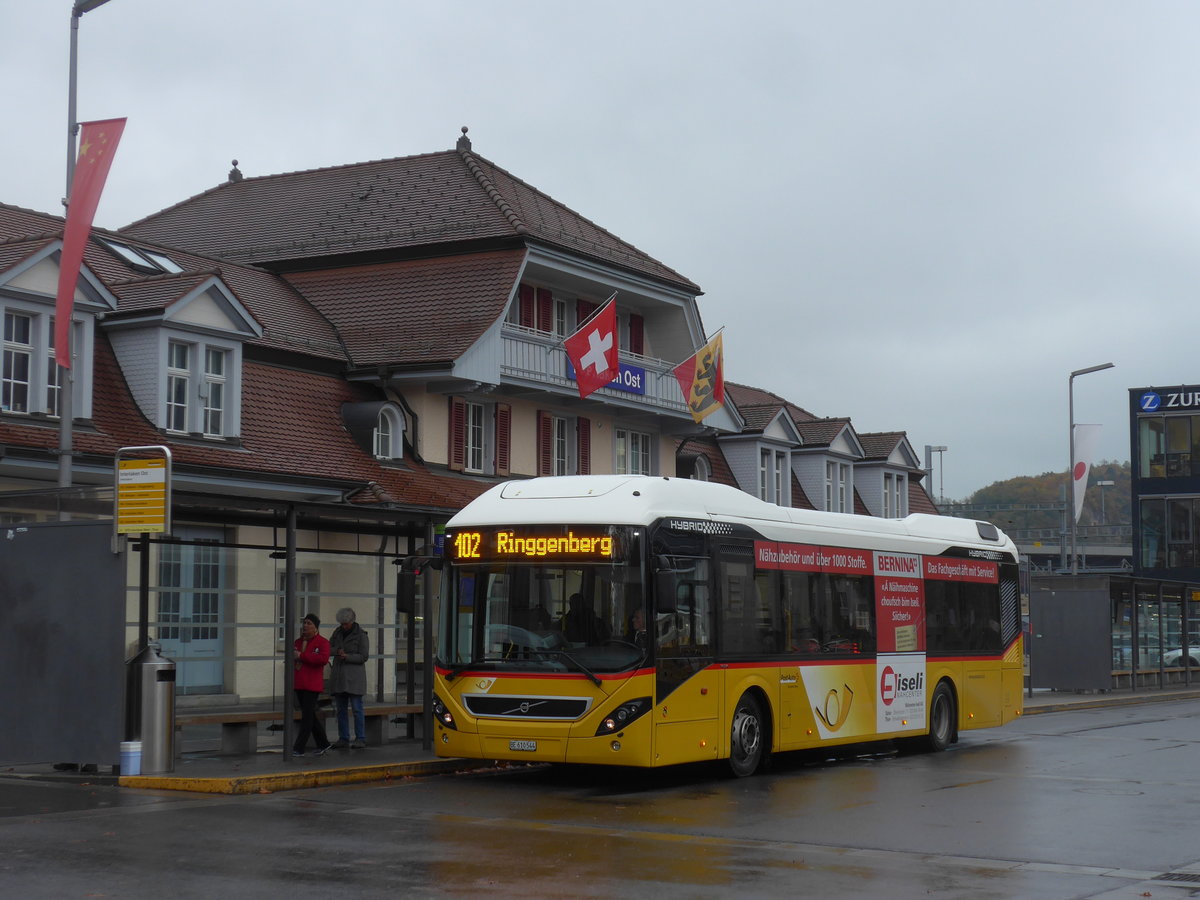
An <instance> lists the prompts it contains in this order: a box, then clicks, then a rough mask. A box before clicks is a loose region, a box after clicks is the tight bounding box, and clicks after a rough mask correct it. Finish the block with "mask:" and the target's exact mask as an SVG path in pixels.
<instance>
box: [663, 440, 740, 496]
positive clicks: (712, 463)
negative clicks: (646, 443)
mask: <svg viewBox="0 0 1200 900" xmlns="http://www.w3.org/2000/svg"><path fill="white" fill-rule="evenodd" d="M675 453H676V455H679V454H684V455H686V454H689V453H696V454H699V455H701V456H703V457H704V458H705V459H707V460H708V468H709V477H708V480H709V481H715V482H716V483H717V484H727V485H729V486H730V487H737V486H738V483H737V479H736V478H734V477H733V470H732V469H730V468H729V461H728V460H726V459H725V454H724V453H723V452H722V451H721V447H720V446H719V445H718V444H717V441H716V439H715V438H713V437H711V436H697V437H691V438H686V439H684V440H682V441H676V443H675Z"/></svg>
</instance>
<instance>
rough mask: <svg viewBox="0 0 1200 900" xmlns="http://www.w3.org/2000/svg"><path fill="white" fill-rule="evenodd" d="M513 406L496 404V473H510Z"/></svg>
mask: <svg viewBox="0 0 1200 900" xmlns="http://www.w3.org/2000/svg"><path fill="white" fill-rule="evenodd" d="M511 434H512V407H511V406H509V405H508V404H507V403H497V404H496V474H497V475H508V474H510V472H509V465H510V459H511V457H512V454H511V452H510V450H511V446H512V438H511Z"/></svg>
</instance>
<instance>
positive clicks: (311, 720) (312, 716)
mask: <svg viewBox="0 0 1200 900" xmlns="http://www.w3.org/2000/svg"><path fill="white" fill-rule="evenodd" d="M320 696H321V694H320V692H319V691H301V690H297V691H296V703H298V704H299V705H300V731H299V732H298V733H297V734H296V743H295V744H293V745H292V752H293V753H303V752H304V745H305V744H307V743H308V736H309V735H310V734H311V735H312V736H313V743H314V744H316V747H317V749H318V750H320V749H321V748H322V747H324V746H326V745H328V744H329V738H327V737H325V723H324V722H322V721H321V720H320V719H318V718H317V698H318V697H320Z"/></svg>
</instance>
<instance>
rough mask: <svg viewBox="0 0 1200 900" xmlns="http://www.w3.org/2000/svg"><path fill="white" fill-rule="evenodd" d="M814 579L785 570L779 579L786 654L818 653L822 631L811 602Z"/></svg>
mask: <svg viewBox="0 0 1200 900" xmlns="http://www.w3.org/2000/svg"><path fill="white" fill-rule="evenodd" d="M813 578H814V576H812V575H810V574H807V573H804V572H787V573H784V575H783V576H782V577H781V578H780V587H781V589H782V600H783V614H784V623H785V628H786V634H787V644H786V646H785V648H784V649H785V650H786V651H787V652H788V653H793V654H794V653H799V654H802V655H805V656H811V655H815V654H818V653H820V652H821V643H822V637H823V635H824V631H823V629H822V627H821V622H820V620H819V618H818V616H817V613H816V610H815V608H814V605H813Z"/></svg>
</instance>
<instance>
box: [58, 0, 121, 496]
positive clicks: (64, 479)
mask: <svg viewBox="0 0 1200 900" xmlns="http://www.w3.org/2000/svg"><path fill="white" fill-rule="evenodd" d="M107 2H108V0H75V5H74V6H73V7H71V52H70V60H69V62H68V69H67V189H66V192H65V193H64V194H63V206H64V207H66V206H67V205H69V204H70V202H71V182H73V181H74V180H75V136H76V134H77V133H78V131H79V123H78V122H76V121H75V85H76V81H77V80H78V71H79V20H80V19H82V18H83V14H84V13H87V12H91V11H92V10H93V9H95V8H96V7H98V6H103V5H104V4H105V3H107ZM71 331H72V329H71V328H69V327H68V329H67V340H66V346H64V347H55V348H54V362H55V365H56V366H57V367H58V486H59V487H60V488H63V487H70V486H71V468H72V460H73V458H74V455H75V431H74V426H75V416H74V412H75V406H74V403H75V398H74V397H73V396H72V394H73V393H74V391H73V390H72V388H73V387H74V382H75V379H74V377H73V376H72V374H71V369H70V366H69V365H67V366H64V365H63V364H62V361H63V360H64V359H65V360H66V361H67V362H68V364H69V363H70V361H71Z"/></svg>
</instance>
